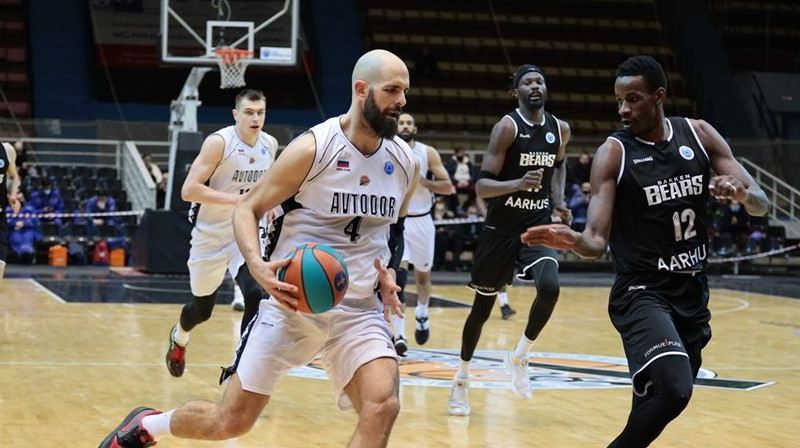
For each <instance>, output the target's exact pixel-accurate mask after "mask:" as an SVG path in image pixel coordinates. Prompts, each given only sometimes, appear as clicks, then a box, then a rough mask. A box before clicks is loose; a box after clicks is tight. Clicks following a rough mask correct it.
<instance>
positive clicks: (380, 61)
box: [352, 50, 408, 85]
mask: <svg viewBox="0 0 800 448" xmlns="http://www.w3.org/2000/svg"><path fill="white" fill-rule="evenodd" d="M398 71H399V72H400V73H401V74H402V73H403V72H404V73H405V78H408V68H407V67H406V64H405V62H403V60H402V59H400V58H398V57H397V56H395V55H394V54H393V53H391V52H389V51H386V50H372V51H369V52H367V53H364V55H363V56H361V57H360V58H358V61H357V62H356V65H355V67H353V79H352V82H353V84H355V82H356V81H358V80H362V81H366V83H367V84H368V85H372V84H375V83H377V82H380V81H382V80H387V79H390V78H391V77H393V76H396V75H397V74H398Z"/></svg>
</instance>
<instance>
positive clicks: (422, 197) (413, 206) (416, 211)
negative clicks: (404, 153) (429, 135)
mask: <svg viewBox="0 0 800 448" xmlns="http://www.w3.org/2000/svg"><path fill="white" fill-rule="evenodd" d="M412 150H413V151H414V156H416V157H417V159H419V177H420V178H423V179H424V178H426V177H427V176H428V169H429V167H428V145H426V144H424V143H420V142H418V141H414V147H413V148H412ZM431 207H433V193H431V191H430V190H428V189H427V188H425V187H423V186H421V185H419V184H417V188H416V189H415V190H414V193H413V194H412V196H411V199H410V200H409V202H408V215H409V216H414V215H422V214H425V213H428V212H430V211H431Z"/></svg>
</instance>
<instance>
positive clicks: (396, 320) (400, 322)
mask: <svg viewBox="0 0 800 448" xmlns="http://www.w3.org/2000/svg"><path fill="white" fill-rule="evenodd" d="M392 323H393V324H394V334H395V335H396V336H397V337H400V336H402V337H404V338H405V337H406V320H405V319H404V318H402V317H400V316H392Z"/></svg>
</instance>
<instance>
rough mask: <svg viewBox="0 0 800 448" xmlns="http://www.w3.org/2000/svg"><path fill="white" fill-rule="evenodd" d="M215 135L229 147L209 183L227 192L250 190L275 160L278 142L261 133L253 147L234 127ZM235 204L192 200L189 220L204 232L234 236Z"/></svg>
mask: <svg viewBox="0 0 800 448" xmlns="http://www.w3.org/2000/svg"><path fill="white" fill-rule="evenodd" d="M215 134H217V135H219V136H221V137H222V139H223V140H224V141H225V149H224V150H223V153H222V160H221V161H220V162H219V165H217V167H216V169H214V172H213V173H212V174H211V177H210V178H209V179H208V181H207V182H206V184H207V185H208V186H209V187H211V188H213V189H214V190H217V191H221V192H224V193H233V194H244V193H246V192H247V191H248V190H250V188H252V187H253V185H255V183H256V181H257V180H258V179H259V178H260V177H261V175H262V174H264V171H266V170H267V169H268V168H269V167H270V166H271V165H272V162H274V161H275V156H276V154H277V152H278V141H277V140H275V137H273V136H271V135H269V134H267V133H266V132H261V133H259V136H258V140H256V144H255V145H254V146H252V147H251V146H249V145H248V144H247V143H245V142H243V141H242V140H241V139H240V138H239V136H238V135H237V134H236V129H235V128H234V126H228V127H226V128H222V129H220V130H219V131H217V132H215ZM233 207H234V206H233V205H227V204H226V205H222V204H199V203H192V206H191V208H190V209H189V220H190V221H191V222H192V223H194V226H195V229H196V230H197V231H199V232H201V233H203V234H213V235H215V236H220V237H228V238H233V226H232V223H231V219H232V216H233Z"/></svg>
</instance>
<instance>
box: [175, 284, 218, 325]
mask: <svg viewBox="0 0 800 448" xmlns="http://www.w3.org/2000/svg"><path fill="white" fill-rule="evenodd" d="M216 301H217V292H216V291H214V292H213V293H212V294H211V295H207V296H202V297H198V296H193V297H192V301H191V302H189V303H187V304H186V305H184V306H183V309H182V310H181V328H183V329H184V330H185V331H192V329H193V328H194V327H195V326H197V325H198V324H201V323H203V322H205V321H207V320H208V319H209V318H210V317H211V312H212V311H214V303H215V302H216Z"/></svg>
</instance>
